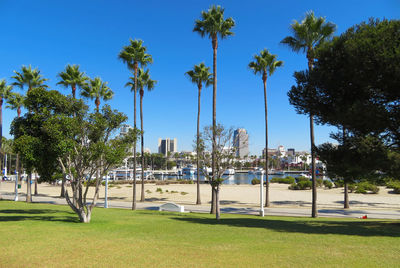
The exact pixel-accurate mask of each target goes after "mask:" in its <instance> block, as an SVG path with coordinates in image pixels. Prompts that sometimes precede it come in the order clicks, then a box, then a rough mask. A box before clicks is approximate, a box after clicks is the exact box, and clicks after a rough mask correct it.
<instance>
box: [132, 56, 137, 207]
mask: <svg viewBox="0 0 400 268" xmlns="http://www.w3.org/2000/svg"><path fill="white" fill-rule="evenodd" d="M133 68H134V77H135V92H133V128H134V130H135V131H136V92H137V72H138V63H137V62H134V63H133ZM132 191H133V194H132V195H133V196H132V199H133V200H132V210H135V209H136V140H135V142H134V143H133V189H132Z"/></svg>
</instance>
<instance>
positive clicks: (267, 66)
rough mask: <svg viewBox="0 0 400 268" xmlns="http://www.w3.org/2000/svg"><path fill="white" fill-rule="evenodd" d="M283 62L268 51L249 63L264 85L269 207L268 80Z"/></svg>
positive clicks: (266, 196)
mask: <svg viewBox="0 0 400 268" xmlns="http://www.w3.org/2000/svg"><path fill="white" fill-rule="evenodd" d="M282 65H283V61H277V60H276V55H272V54H270V53H269V51H268V50H267V49H264V50H263V51H261V52H260V54H259V55H254V61H252V62H250V63H249V68H250V69H252V70H253V72H254V74H261V75H262V81H263V84H264V109H265V151H266V152H265V173H266V178H267V179H266V182H265V186H266V187H265V188H266V189H265V190H266V193H265V206H266V207H269V206H270V203H269V181H268V109H267V107H268V106H267V78H268V76H271V75H272V74H273V73H274V72H275V70H276V68H278V67H281V66H282Z"/></svg>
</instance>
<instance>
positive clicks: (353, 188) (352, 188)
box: [347, 183, 356, 193]
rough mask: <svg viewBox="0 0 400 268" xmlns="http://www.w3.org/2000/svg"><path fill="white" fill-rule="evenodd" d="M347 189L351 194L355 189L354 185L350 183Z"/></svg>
mask: <svg viewBox="0 0 400 268" xmlns="http://www.w3.org/2000/svg"><path fill="white" fill-rule="evenodd" d="M347 188H348V189H349V191H350V193H352V192H354V190H355V189H356V185H355V184H354V183H350V184H348V186H347Z"/></svg>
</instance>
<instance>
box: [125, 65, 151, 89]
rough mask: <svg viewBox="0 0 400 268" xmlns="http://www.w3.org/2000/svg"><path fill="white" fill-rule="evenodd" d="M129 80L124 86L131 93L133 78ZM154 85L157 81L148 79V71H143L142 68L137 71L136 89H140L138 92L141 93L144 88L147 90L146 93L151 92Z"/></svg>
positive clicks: (133, 83)
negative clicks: (129, 89) (128, 88)
mask: <svg viewBox="0 0 400 268" xmlns="http://www.w3.org/2000/svg"><path fill="white" fill-rule="evenodd" d="M129 79H130V81H129V82H127V83H126V84H125V87H130V88H131V91H134V88H135V81H134V77H129ZM156 84H157V81H156V80H152V79H151V78H150V73H149V70H148V69H147V70H146V71H144V70H143V69H142V68H139V69H138V76H137V87H138V88H139V89H140V91H143V89H144V88H147V90H148V91H152V90H153V89H154V87H155V85H156ZM143 93H144V91H143ZM141 94H142V93H141Z"/></svg>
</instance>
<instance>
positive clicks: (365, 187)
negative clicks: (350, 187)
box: [355, 181, 379, 194]
mask: <svg viewBox="0 0 400 268" xmlns="http://www.w3.org/2000/svg"><path fill="white" fill-rule="evenodd" d="M369 192H370V193H373V194H377V193H378V192H379V188H378V186H376V185H374V184H371V183H369V182H366V181H365V182H360V183H357V186H356V190H355V193H357V194H367V193H369Z"/></svg>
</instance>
